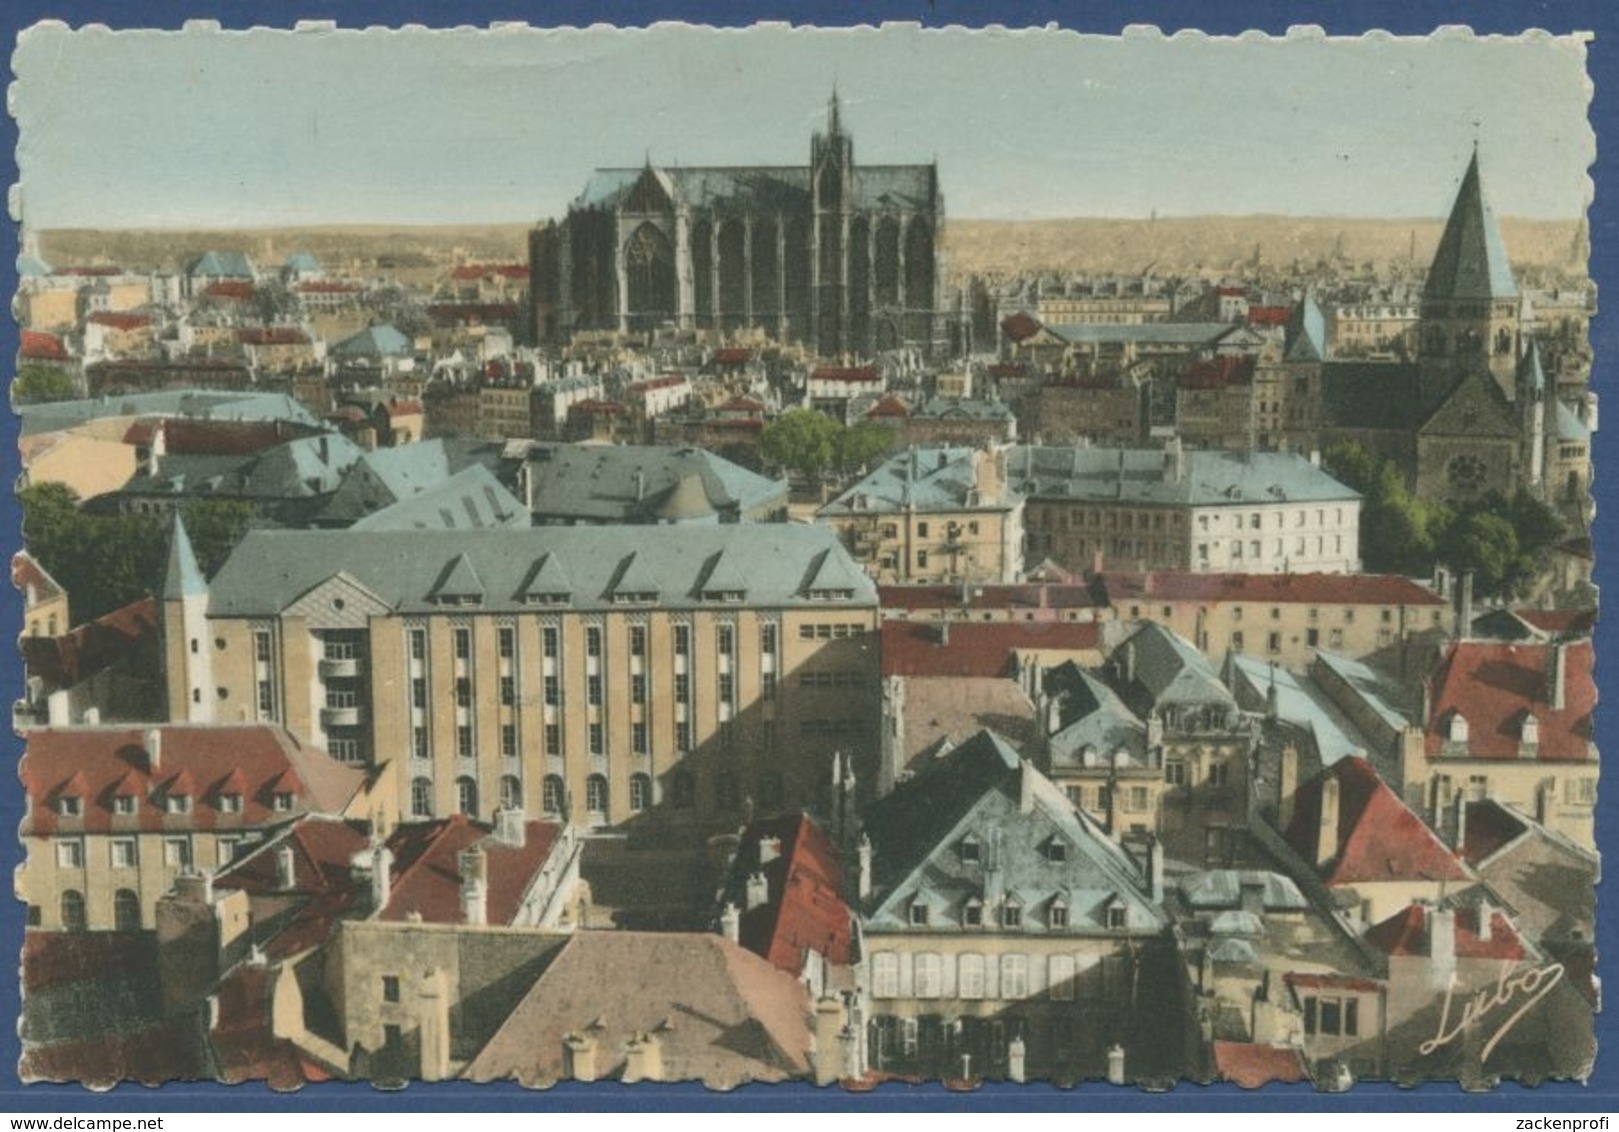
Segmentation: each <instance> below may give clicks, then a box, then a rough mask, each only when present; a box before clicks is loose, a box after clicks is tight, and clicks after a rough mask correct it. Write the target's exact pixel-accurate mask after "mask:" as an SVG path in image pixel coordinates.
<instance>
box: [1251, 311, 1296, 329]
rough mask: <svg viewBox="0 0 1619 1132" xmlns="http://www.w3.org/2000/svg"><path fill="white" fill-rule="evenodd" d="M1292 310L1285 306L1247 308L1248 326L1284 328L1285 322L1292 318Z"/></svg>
mask: <svg viewBox="0 0 1619 1132" xmlns="http://www.w3.org/2000/svg"><path fill="white" fill-rule="evenodd" d="M1292 314H1293V308H1292V307H1287V306H1275V307H1249V308H1248V325H1249V326H1286V325H1287V320H1288V319H1289V318H1290V317H1292Z"/></svg>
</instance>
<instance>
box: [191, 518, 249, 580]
mask: <svg viewBox="0 0 1619 1132" xmlns="http://www.w3.org/2000/svg"><path fill="white" fill-rule="evenodd" d="M181 515H182V517H183V518H184V519H185V525H186V534H188V535H190V536H191V548H192V549H193V550H194V551H196V554H197V564H198V565H199V566H201V567H202V572H203V574H205V575H206V576H208V577H212V576H213V575H214V574H216V573H218V572H219V568H220V567H221V566H223V565H224V564H225V559H227V558H229V557H230V553H231V551H233V550H235V549H236V544H237V543H239V542H241V541H242V538H243V536H245V535H246V534H247V532H248V530H249V529H251V527H252V526H253V508H252V507H250V506H248V505H247V504H246V503H243V502H242V501H241V500H238V499H193V500H191V501H190V502H189V503H187V504H186V505H185V507H184V509H183V510H182V512H181Z"/></svg>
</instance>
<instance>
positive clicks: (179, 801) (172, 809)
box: [163, 794, 191, 814]
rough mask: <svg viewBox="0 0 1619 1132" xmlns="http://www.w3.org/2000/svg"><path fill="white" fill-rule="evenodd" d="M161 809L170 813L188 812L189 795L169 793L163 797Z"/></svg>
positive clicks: (189, 805)
mask: <svg viewBox="0 0 1619 1132" xmlns="http://www.w3.org/2000/svg"><path fill="white" fill-rule="evenodd" d="M163 810H164V812H165V813H170V814H189V813H190V812H191V795H189V794H170V795H168V796H167V797H166V798H164V799H163Z"/></svg>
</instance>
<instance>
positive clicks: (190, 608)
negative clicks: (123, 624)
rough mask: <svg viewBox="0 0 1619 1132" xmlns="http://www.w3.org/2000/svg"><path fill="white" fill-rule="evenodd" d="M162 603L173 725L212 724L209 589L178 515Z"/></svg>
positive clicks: (188, 536) (171, 540)
mask: <svg viewBox="0 0 1619 1132" xmlns="http://www.w3.org/2000/svg"><path fill="white" fill-rule="evenodd" d="M162 603H163V616H162V626H163V671H164V673H165V676H166V686H167V690H168V701H169V703H168V707H169V719H170V720H172V721H173V722H175V723H212V722H213V721H214V697H213V683H214V681H213V666H212V663H211V647H210V646H211V643H212V642H211V641H210V640H209V637H208V583H207V582H206V581H205V580H204V579H203V576H202V567H201V566H200V565H198V563H197V555H196V553H195V552H194V551H193V550H192V549H191V536H190V535H188V534H186V526H185V523H184V522H182V521H181V519H180V514H179V512H178V511H177V512H175V515H174V530H173V533H172V534H171V535H170V537H169V561H168V565H167V567H166V569H165V570H164V574H163V596H162Z"/></svg>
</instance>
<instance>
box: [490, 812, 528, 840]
mask: <svg viewBox="0 0 1619 1132" xmlns="http://www.w3.org/2000/svg"><path fill="white" fill-rule="evenodd" d="M495 840H496V841H498V842H500V843H501V844H502V845H505V846H507V847H509V848H512V849H521V848H522V847H523V846H524V844H525V843H526V842H527V841H528V823H527V822H525V821H524V820H523V811H522V810H519V809H515V808H507V809H500V810H496V811H495Z"/></svg>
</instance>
